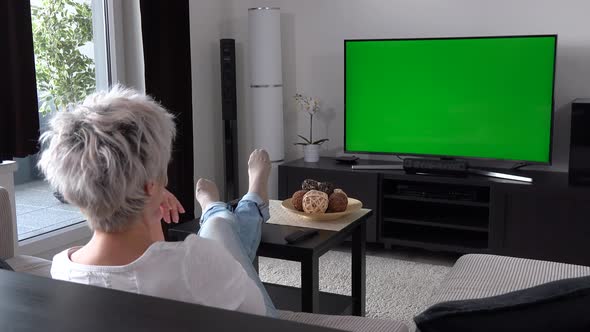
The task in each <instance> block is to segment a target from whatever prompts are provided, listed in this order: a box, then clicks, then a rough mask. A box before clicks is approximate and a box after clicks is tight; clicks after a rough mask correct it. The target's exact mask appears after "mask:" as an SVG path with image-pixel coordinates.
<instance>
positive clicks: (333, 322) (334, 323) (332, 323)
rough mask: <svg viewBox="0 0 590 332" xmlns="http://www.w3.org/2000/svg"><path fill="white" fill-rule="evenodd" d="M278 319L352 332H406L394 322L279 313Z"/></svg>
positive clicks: (287, 312) (364, 318) (363, 318)
mask: <svg viewBox="0 0 590 332" xmlns="http://www.w3.org/2000/svg"><path fill="white" fill-rule="evenodd" d="M279 318H280V319H285V320H291V321H296V322H299V323H304V324H309V325H317V326H323V327H329V328H333V329H337V330H343V331H353V332H365V331H371V332H385V331H387V332H408V331H409V330H408V327H407V326H406V325H404V323H401V322H398V321H395V320H384V319H374V318H366V317H356V316H331V315H320V314H309V313H305V312H291V311H279Z"/></svg>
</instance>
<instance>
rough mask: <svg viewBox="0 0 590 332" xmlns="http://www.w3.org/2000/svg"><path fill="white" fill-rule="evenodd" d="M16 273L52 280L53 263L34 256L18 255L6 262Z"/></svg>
mask: <svg viewBox="0 0 590 332" xmlns="http://www.w3.org/2000/svg"><path fill="white" fill-rule="evenodd" d="M6 263H8V264H9V265H10V267H12V269H13V270H14V271H16V272H24V273H28V274H33V275H36V276H40V277H46V278H51V261H48V260H46V259H43V258H39V257H34V256H24V255H17V256H14V257H12V258H9V259H7V260H6Z"/></svg>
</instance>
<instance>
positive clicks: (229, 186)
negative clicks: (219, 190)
mask: <svg viewBox="0 0 590 332" xmlns="http://www.w3.org/2000/svg"><path fill="white" fill-rule="evenodd" d="M219 46H220V56H221V113H222V119H223V152H224V177H225V179H224V180H225V190H224V193H225V197H224V198H225V201H226V202H228V201H231V200H234V199H236V198H238V195H239V188H238V186H239V179H238V99H237V90H236V42H235V40H233V39H221V40H220V42H219Z"/></svg>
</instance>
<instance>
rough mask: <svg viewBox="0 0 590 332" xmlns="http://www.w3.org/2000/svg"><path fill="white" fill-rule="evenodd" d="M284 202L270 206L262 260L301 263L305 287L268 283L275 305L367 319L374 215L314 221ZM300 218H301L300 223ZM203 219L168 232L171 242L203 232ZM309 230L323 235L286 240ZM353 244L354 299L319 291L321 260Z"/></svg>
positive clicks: (361, 213)
mask: <svg viewBox="0 0 590 332" xmlns="http://www.w3.org/2000/svg"><path fill="white" fill-rule="evenodd" d="M280 204H281V202H280V201H271V204H270V210H271V211H270V212H271V219H270V220H269V221H268V222H267V223H266V224H264V225H263V227H262V240H261V243H260V246H259V248H258V252H257V255H258V256H262V257H271V258H277V259H284V260H289V261H297V262H300V263H301V288H295V287H288V286H282V285H276V284H270V283H265V287H266V288H267V291H268V293H269V295H270V297H271V299H272V300H273V302H274V304H275V306H276V307H277V308H278V309H280V310H290V311H303V312H311V313H323V314H332V315H335V314H336V315H337V314H352V315H356V316H364V315H365V303H366V270H365V269H366V268H365V264H366V262H365V246H366V242H365V233H366V223H365V222H366V220H367V218H369V217H370V216H371V215H372V214H373V211H371V210H369V209H361V210H359V211H356V212H354V213H352V214H350V215H348V216H346V217H344V218H341V219H340V220H335V221H328V222H326V221H322V222H311V221H307V220H306V219H304V218H301V217H297V216H294V215H293V214H290V213H288V212H287V211H284V210H283V209H282V208H281V207H280ZM295 217H296V218H295ZM198 225H199V224H198V220H193V221H190V222H186V223H183V224H180V225H176V226H175V227H173V228H171V229H169V231H168V235H169V237H170V238H171V239H172V240H184V238H185V237H187V236H188V235H189V234H194V233H197V232H198V229H199V226H198ZM306 228H315V229H318V233H319V234H318V235H316V236H314V237H313V238H310V239H308V240H305V241H303V242H299V243H296V244H288V243H287V242H286V241H285V236H287V235H289V234H291V233H293V232H295V231H297V230H300V229H306ZM349 238H351V240H352V246H351V251H352V281H351V282H352V296H344V295H338V294H332V293H326V292H320V291H319V258H320V257H321V256H322V255H323V254H325V253H327V252H328V251H330V250H331V249H333V248H335V247H336V246H338V245H339V244H341V243H343V242H344V241H345V240H347V239H349Z"/></svg>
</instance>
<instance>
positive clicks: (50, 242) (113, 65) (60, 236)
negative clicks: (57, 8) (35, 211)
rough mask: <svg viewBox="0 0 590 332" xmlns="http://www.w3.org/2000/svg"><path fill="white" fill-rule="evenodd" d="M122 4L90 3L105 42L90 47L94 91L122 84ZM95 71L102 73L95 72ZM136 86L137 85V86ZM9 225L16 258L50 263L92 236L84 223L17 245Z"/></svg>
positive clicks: (96, 33) (96, 30) (96, 36)
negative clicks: (61, 253)
mask: <svg viewBox="0 0 590 332" xmlns="http://www.w3.org/2000/svg"><path fill="white" fill-rule="evenodd" d="M123 1H125V0H93V1H92V2H91V6H92V13H93V14H92V15H93V21H94V20H95V19H96V22H95V23H94V24H95V26H94V29H93V31H94V32H93V34H94V36H93V38H94V40H105V43H95V44H94V48H95V54H99V53H98V52H100V53H101V54H103V55H104V57H102V56H101V57H96V56H95V68H97V72H96V73H97V75H96V76H97V77H96V86H97V88H103V87H109V86H112V85H113V83H114V82H120V81H124V78H125V62H124V59H125V53H124V47H125V44H124V40H123V39H124V37H123V31H124V29H125V28H127V27H125V26H124V24H125V23H124V20H123V16H124V14H123V13H122V9H123V8H122V7H123V5H122V2H123ZM127 1H130V0H127ZM131 1H133V0H131ZM135 1H137V0H135ZM95 15H97V16H95ZM99 66H100V67H99ZM98 68H105V69H106V70H105V71H102V70H101V71H99V70H98ZM136 85H141V82H138V83H136ZM13 199H14V198H13ZM13 213H14V211H13ZM13 223H14V225H13V227H14V233H15V234H14V236H15V253H16V254H17V255H18V254H21V255H32V256H41V257H43V258H47V259H51V258H52V256H53V255H54V254H56V253H57V252H59V251H61V250H63V249H66V248H67V247H69V246H71V245H73V244H78V243H81V242H83V241H84V242H85V241H87V240H88V239H90V237H91V236H92V231H91V230H90V228H89V227H88V226H87V224H86V220H82V221H80V222H79V223H75V224H73V225H70V226H66V227H63V228H59V229H56V230H53V231H50V232H47V233H44V234H41V235H37V236H34V237H31V238H28V239H23V240H20V241H19V240H18V235H17V234H16V230H17V228H16V227H17V220H16V218H14V219H13Z"/></svg>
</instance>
